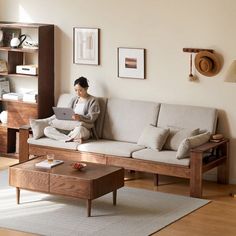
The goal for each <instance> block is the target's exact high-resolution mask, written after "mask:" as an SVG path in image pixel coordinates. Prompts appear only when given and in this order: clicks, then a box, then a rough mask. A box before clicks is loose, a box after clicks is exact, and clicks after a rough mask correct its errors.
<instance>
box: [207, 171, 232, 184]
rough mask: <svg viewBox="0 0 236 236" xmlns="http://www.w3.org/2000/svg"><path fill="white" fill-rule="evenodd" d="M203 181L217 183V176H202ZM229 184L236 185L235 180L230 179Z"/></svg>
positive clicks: (211, 174) (212, 174) (214, 174)
mask: <svg viewBox="0 0 236 236" xmlns="http://www.w3.org/2000/svg"><path fill="white" fill-rule="evenodd" d="M203 179H204V180H209V181H214V182H216V181H217V174H216V173H207V174H204V176H203ZM229 184H236V178H233V179H230V180H229Z"/></svg>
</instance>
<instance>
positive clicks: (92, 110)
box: [72, 95, 100, 138]
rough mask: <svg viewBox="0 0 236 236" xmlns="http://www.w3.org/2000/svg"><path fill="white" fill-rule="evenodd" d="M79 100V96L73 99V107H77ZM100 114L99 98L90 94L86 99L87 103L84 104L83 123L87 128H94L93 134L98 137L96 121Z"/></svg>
mask: <svg viewBox="0 0 236 236" xmlns="http://www.w3.org/2000/svg"><path fill="white" fill-rule="evenodd" d="M78 100H79V97H76V98H75V100H74V101H73V105H72V107H73V109H74V108H75V106H76V104H77V102H78ZM99 114H100V106H99V103H98V101H97V99H96V98H95V97H93V96H91V95H89V97H88V99H86V102H85V105H84V115H81V116H80V117H81V125H82V126H84V127H86V128H87V129H92V131H93V134H94V136H95V137H96V138H98V136H97V133H96V130H95V127H94V123H95V121H96V120H97V118H98V116H99Z"/></svg>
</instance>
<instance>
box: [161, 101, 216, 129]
mask: <svg viewBox="0 0 236 236" xmlns="http://www.w3.org/2000/svg"><path fill="white" fill-rule="evenodd" d="M216 123H217V110H216V109H215V108H208V107H198V106H186V105H172V104H165V103H162V104H161V107H160V112H159V116H158V121H157V126H160V127H164V128H165V127H166V128H171V127H178V128H188V129H197V128H199V132H200V133H203V132H206V131H208V132H211V133H215V130H216Z"/></svg>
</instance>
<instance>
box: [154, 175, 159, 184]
mask: <svg viewBox="0 0 236 236" xmlns="http://www.w3.org/2000/svg"><path fill="white" fill-rule="evenodd" d="M153 177H154V186H158V184H159V175H158V174H154V175H153Z"/></svg>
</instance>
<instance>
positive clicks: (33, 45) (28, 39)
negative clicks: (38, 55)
mask: <svg viewBox="0 0 236 236" xmlns="http://www.w3.org/2000/svg"><path fill="white" fill-rule="evenodd" d="M22 48H29V49H38V48H39V44H38V42H37V41H34V40H32V38H31V36H30V35H28V34H26V39H25V41H24V42H23V44H22Z"/></svg>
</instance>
